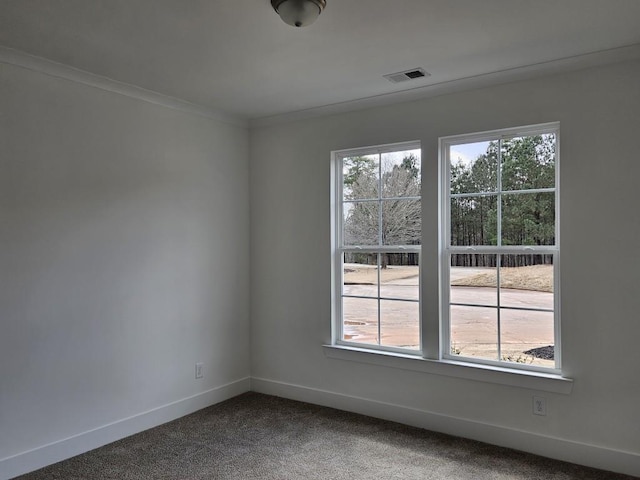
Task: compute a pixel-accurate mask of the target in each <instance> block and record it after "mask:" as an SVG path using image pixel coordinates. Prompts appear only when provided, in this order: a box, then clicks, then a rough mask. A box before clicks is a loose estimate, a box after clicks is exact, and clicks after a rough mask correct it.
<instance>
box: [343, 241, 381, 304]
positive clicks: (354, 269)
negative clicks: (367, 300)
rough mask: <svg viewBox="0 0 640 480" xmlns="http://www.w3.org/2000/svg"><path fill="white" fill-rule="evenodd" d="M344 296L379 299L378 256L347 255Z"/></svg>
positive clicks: (345, 259)
mask: <svg viewBox="0 0 640 480" xmlns="http://www.w3.org/2000/svg"><path fill="white" fill-rule="evenodd" d="M342 278H343V286H342V293H343V295H357V296H360V297H372V298H378V254H377V253H351V252H349V253H345V254H344V264H343V275H342Z"/></svg>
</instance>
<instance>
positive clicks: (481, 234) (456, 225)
mask: <svg viewBox="0 0 640 480" xmlns="http://www.w3.org/2000/svg"><path fill="white" fill-rule="evenodd" d="M497 205H498V197H497V195H487V196H481V197H454V198H452V199H451V245H496V244H497V239H498V226H497V221H496V218H497V212H498V208H497Z"/></svg>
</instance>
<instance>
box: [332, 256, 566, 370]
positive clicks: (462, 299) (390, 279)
mask: <svg viewBox="0 0 640 480" xmlns="http://www.w3.org/2000/svg"><path fill="white" fill-rule="evenodd" d="M495 272H496V269H491V268H466V267H453V268H452V269H451V290H450V297H451V301H452V302H454V303H460V304H464V306H462V305H461V306H457V305H455V306H451V310H450V316H451V343H452V345H451V346H452V352H454V353H457V354H459V355H461V356H465V357H477V358H488V359H498V358H499V356H500V358H501V359H502V360H506V361H512V362H517V363H530V364H533V365H540V366H548V367H552V366H553V365H554V363H553V360H552V359H545V358H537V357H536V356H534V355H531V354H527V353H525V352H527V351H529V350H531V349H536V348H542V347H548V346H551V345H553V344H554V328H553V313H552V312H544V311H531V310H521V308H540V309H548V310H552V309H553V267H552V266H548V265H537V266H533V267H517V268H503V269H501V271H500V284H501V287H502V288H501V289H500V305H501V307H503V308H501V309H500V322H498V308H497V298H498V291H497V288H496V274H495ZM344 283H345V285H344V293H345V294H346V295H357V296H359V297H369V298H349V297H346V298H344V300H343V314H344V339H345V340H349V341H352V342H362V343H368V344H378V337H380V344H382V345H387V346H397V347H403V348H410V349H418V348H419V326H418V317H419V304H418V267H414V266H390V267H388V268H386V269H383V270H380V296H381V297H384V298H391V299H393V300H381V301H380V304H378V301H377V298H376V297H377V293H378V269H377V267H376V266H375V265H361V264H345V273H344ZM524 287H526V288H534V290H525V289H523V288H524ZM505 307H506V308H505ZM378 312H379V314H380V331H379V332H378ZM498 324H500V332H498ZM498 336H499V337H500V352H499V353H498Z"/></svg>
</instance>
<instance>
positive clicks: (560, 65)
mask: <svg viewBox="0 0 640 480" xmlns="http://www.w3.org/2000/svg"><path fill="white" fill-rule="evenodd" d="M637 58H640V43H636V44H633V45H627V46H624V47H619V48H612V49H609V50H601V51H597V52H592V53H587V54H583V55H576V56H572V57H566V58H561V59H558V60H552V61H548V62H541V63H537V64H533V65H526V66H521V67H515V68H509V69H505V70H500V71H496V72H490V73H484V74H480V75H474V76H472V77H466V78H461V79H457V80H450V81H445V82H440V83H432V84H430V85H426V86H420V87H416V88H410V89H407V90H402V91H400V92H391V93H385V94H382V95H376V96H372V97H366V98H360V99H357V100H350V101H346V102H339V103H334V104H331V105H324V106H319V107H312V108H308V109H304V110H298V111H295V112H288V113H282V114H279V115H272V116H267V117H260V118H254V119H251V120H249V126H250V128H256V127H265V126H270V125H277V124H283V123H291V122H296V121H300V120H305V119H309V118H315V117H321V116H327V115H335V114H340V113H347V112H353V111H357V110H366V109H369V108H374V107H383V106H388V105H392V104H395V103H403V102H410V101H416V100H421V99H425V98H430V97H437V96H440V95H447V94H451V93H457V92H462V91H467V90H475V89H478V88H485V87H490V86H493V85H500V84H504V83H511V82H518V81H523V80H529V79H533V78H539V77H544V76H549V75H556V74H562V73H568V72H573V71H576V70H582V69H586V68H592V67H597V66H601V65H606V64H612V63H619V62H625V61H629V60H634V59H637Z"/></svg>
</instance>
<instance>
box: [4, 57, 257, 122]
mask: <svg viewBox="0 0 640 480" xmlns="http://www.w3.org/2000/svg"><path fill="white" fill-rule="evenodd" d="M0 63H5V64H8V65H13V66H16V67H21V68H25V69H28V70H32V71H34V72H38V73H42V74H44V75H49V76H51V77H56V78H62V79H65V80H68V81H71V82H75V83H79V84H82V85H86V86H89V87H93V88H98V89H100V90H105V91H107V92H112V93H116V94H118V95H123V96H125V97H131V98H135V99H137V100H141V101H143V102H148V103H153V104H154V105H160V106H163V107H166V108H171V109H173V110H178V111H181V112H185V113H189V114H192V115H197V116H200V117H204V118H208V119H210V120H215V121H217V122H222V123H228V124H231V125H235V126H239V127H245V128H246V127H247V126H248V122H247V121H246V120H245V119H244V118H241V117H237V116H234V115H230V114H228V113H225V112H222V111H219V110H216V109H213V108H209V107H204V106H202V105H196V104H194V103H190V102H187V101H185V100H181V99H179V98H175V97H170V96H168V95H163V94H162V93H158V92H154V91H152V90H147V89H145V88H142V87H138V86H135V85H131V84H129V83H125V82H120V81H118V80H113V79H111V78H108V77H103V76H101V75H96V74H93V73H90V72H87V71H85V70H80V69H78V68H74V67H70V66H68V65H65V64H62V63H58V62H54V61H51V60H47V59H46V58H42V57H37V56H35V55H31V54H28V53H25V52H23V51H20V50H15V49H13V48H8V47H3V46H0Z"/></svg>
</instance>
